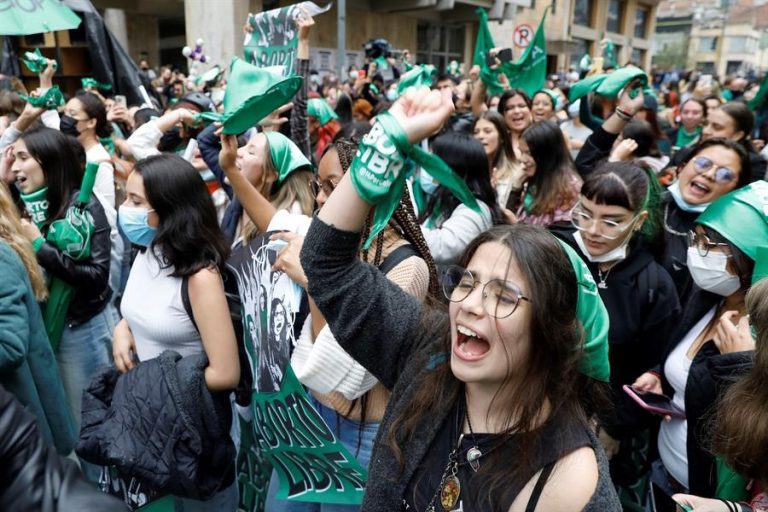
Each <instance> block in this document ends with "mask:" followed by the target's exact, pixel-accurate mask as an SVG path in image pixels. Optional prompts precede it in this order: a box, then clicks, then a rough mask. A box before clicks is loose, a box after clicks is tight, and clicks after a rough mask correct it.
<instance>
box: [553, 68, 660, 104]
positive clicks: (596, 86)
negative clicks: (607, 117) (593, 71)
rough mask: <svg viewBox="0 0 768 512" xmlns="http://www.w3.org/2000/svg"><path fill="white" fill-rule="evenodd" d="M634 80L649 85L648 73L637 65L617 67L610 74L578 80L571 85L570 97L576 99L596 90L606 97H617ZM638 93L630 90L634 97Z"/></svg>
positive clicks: (570, 99)
mask: <svg viewBox="0 0 768 512" xmlns="http://www.w3.org/2000/svg"><path fill="white" fill-rule="evenodd" d="M633 80H639V82H640V86H641V87H642V88H647V87H648V75H646V74H645V71H643V70H642V69H640V68H636V67H627V68H621V69H617V70H616V71H614V72H613V73H610V74H601V75H592V76H590V77H587V78H585V79H584V80H580V81H579V82H576V83H575V84H573V86H571V90H570V92H569V93H568V99H569V101H576V100H577V99H579V98H581V97H582V96H586V95H587V94H589V93H591V92H596V93H597V94H599V95H600V96H604V97H606V98H615V97H616V96H618V95H619V92H621V90H622V89H623V88H624V87H625V86H626V85H627V84H629V83H630V82H632V81H633ZM636 95H637V91H635V90H633V91H631V92H630V96H631V97H633V98H634V97H635V96H636Z"/></svg>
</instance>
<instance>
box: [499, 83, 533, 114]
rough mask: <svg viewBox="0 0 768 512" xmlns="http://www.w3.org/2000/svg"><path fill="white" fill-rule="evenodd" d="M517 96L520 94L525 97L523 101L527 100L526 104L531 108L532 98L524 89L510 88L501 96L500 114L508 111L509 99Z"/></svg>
mask: <svg viewBox="0 0 768 512" xmlns="http://www.w3.org/2000/svg"><path fill="white" fill-rule="evenodd" d="M515 96H520V97H521V98H523V101H525V104H526V105H528V109H530V108H531V98H529V97H528V95H527V94H526V93H525V91H524V90H522V89H508V90H506V91H504V93H503V94H502V95H501V98H499V107H498V111H499V114H501V115H502V116H503V115H504V113H505V112H506V111H507V101H508V100H509V99H510V98H514V97H515Z"/></svg>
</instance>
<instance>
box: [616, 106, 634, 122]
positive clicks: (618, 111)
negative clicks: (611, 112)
mask: <svg viewBox="0 0 768 512" xmlns="http://www.w3.org/2000/svg"><path fill="white" fill-rule="evenodd" d="M616 115H617V116H619V117H620V118H621V119H623V120H624V121H631V120H632V114H630V113H628V112H624V111H623V110H621V109H620V108H619V107H616Z"/></svg>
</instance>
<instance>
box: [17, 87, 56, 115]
mask: <svg viewBox="0 0 768 512" xmlns="http://www.w3.org/2000/svg"><path fill="white" fill-rule="evenodd" d="M19 97H20V98H21V99H23V100H24V101H26V102H27V103H29V104H30V105H32V106H33V107H38V108H44V109H45V110H54V109H57V108H59V107H60V106H62V105H64V96H63V95H62V94H61V90H59V86H58V85H54V86H53V87H51V88H50V89H48V90H47V91H46V93H45V94H43V95H42V96H38V97H33V96H27V95H25V94H19Z"/></svg>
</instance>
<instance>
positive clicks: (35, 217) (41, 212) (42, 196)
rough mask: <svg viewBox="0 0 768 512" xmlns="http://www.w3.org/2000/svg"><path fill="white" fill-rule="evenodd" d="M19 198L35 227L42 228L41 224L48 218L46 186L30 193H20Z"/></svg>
mask: <svg viewBox="0 0 768 512" xmlns="http://www.w3.org/2000/svg"><path fill="white" fill-rule="evenodd" d="M21 200H22V201H24V206H25V207H26V209H27V213H29V216H30V217H31V219H32V222H34V224H35V226H37V229H43V224H45V221H46V220H48V187H43V188H41V189H40V190H38V191H36V192H32V193H31V194H21Z"/></svg>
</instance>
